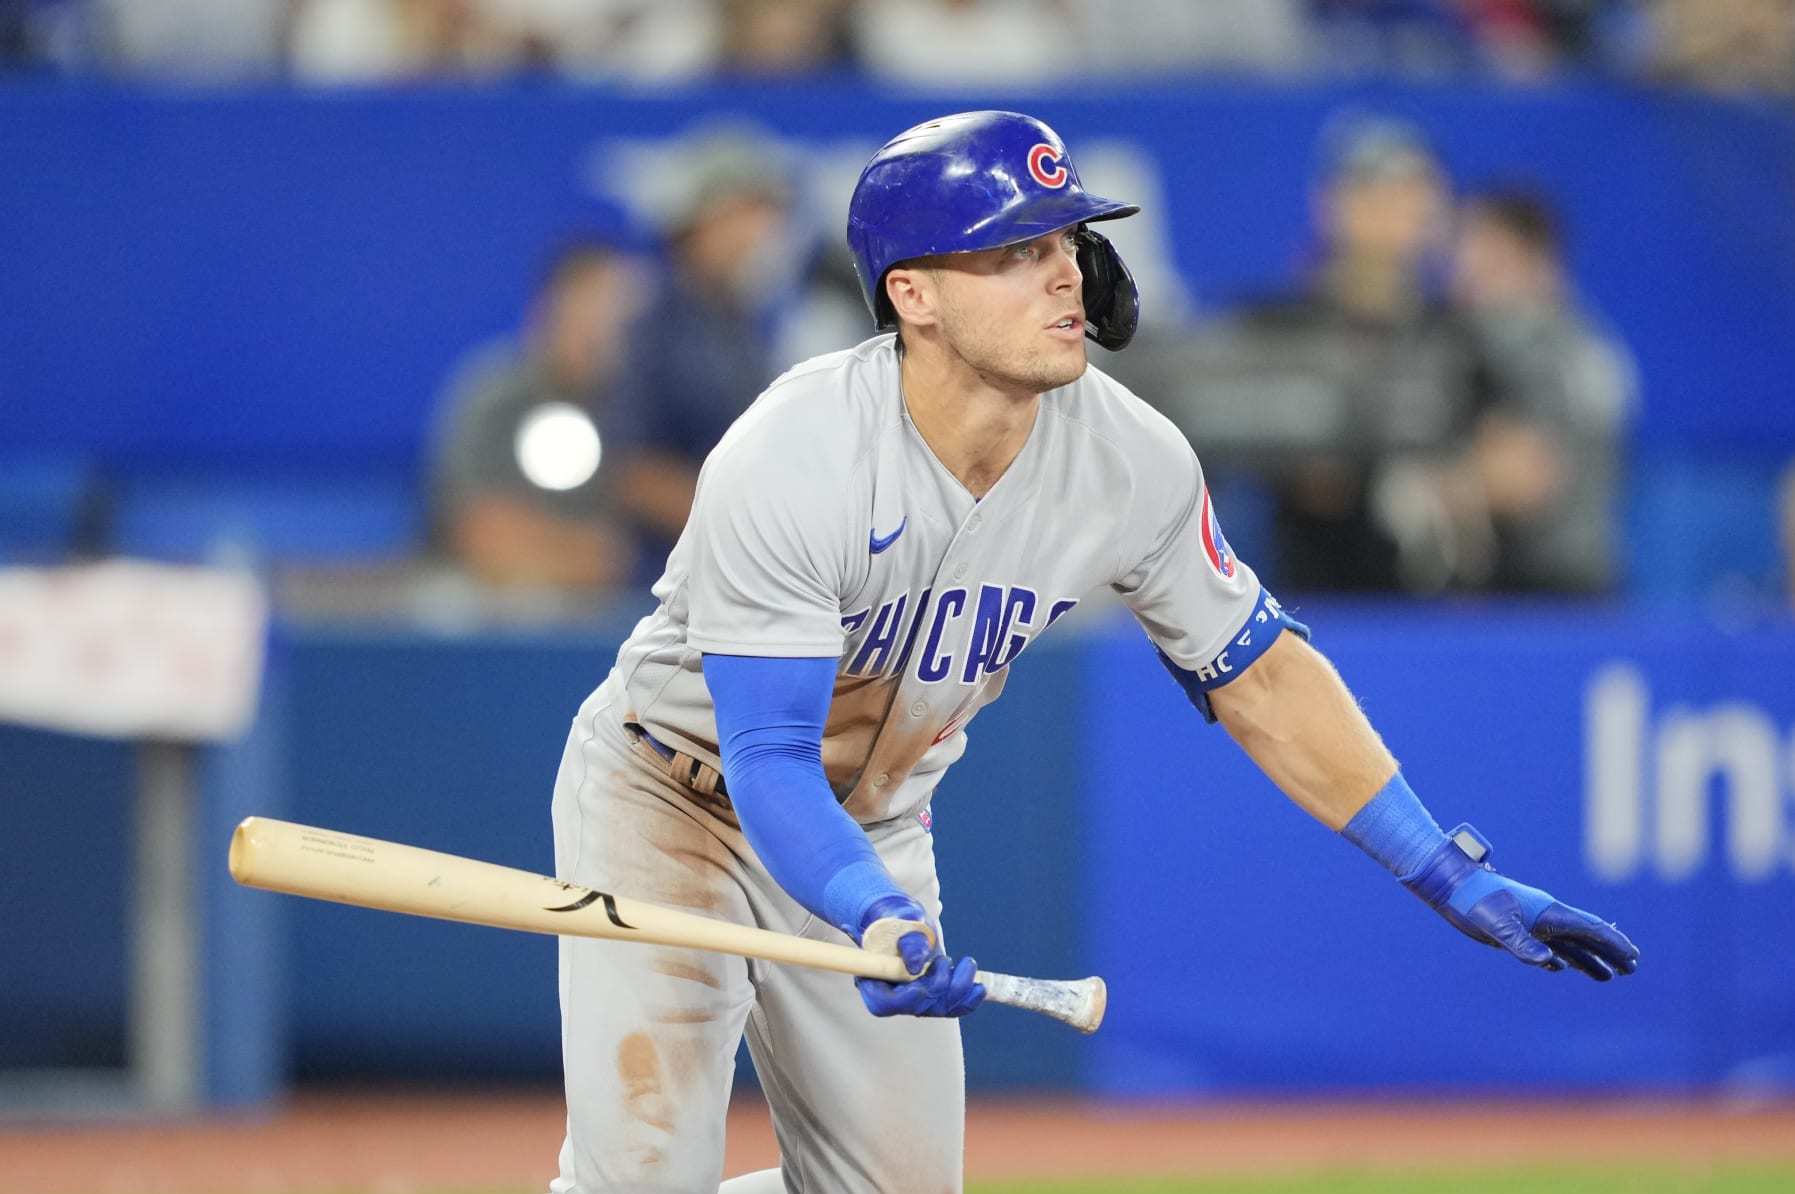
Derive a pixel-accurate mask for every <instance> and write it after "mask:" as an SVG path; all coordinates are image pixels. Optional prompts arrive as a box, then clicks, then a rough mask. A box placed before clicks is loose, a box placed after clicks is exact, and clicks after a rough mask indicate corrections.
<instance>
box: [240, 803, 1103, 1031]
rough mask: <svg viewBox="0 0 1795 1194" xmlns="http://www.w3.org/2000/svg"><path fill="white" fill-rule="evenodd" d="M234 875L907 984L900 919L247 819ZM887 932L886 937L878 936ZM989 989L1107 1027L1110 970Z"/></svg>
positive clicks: (986, 976)
mask: <svg viewBox="0 0 1795 1194" xmlns="http://www.w3.org/2000/svg"><path fill="white" fill-rule="evenodd" d="M230 862H231V877H232V878H233V879H235V880H236V881H237V882H239V883H241V884H243V885H244V886H246V887H260V888H263V889H264V890H267V891H283V892H287V893H288V894H290V895H300V896H310V897H311V898H312V899H315V900H331V901H334V902H335V903H339V904H354V905H356V906H358V907H362V908H379V909H382V910H384V911H387V912H405V913H409V914H411V915H413V916H430V917H435V918H437V919H439V920H458V921H463V922H465V923H467V924H476V925H491V926H492V927H494V928H500V929H521V930H523V931H524V932H528V933H552V934H564V935H567V936H573V937H602V938H606V939H609V940H614V941H640V942H643V943H645V944H649V945H675V946H683V947H685V948H688V949H709V950H716V951H717V952H719V953H726V954H738V955H740V956H742V957H745V958H761V959H763V960H765V961H768V962H786V963H790V964H792V965H796V966H812V967H815V968H817V969H820V970H835V971H839V972H841V973H843V974H852V975H858V976H860V977H863V978H878V979H884V980H885V981H886V982H906V981H908V980H909V979H910V978H911V975H910V973H909V972H908V971H907V970H905V969H904V963H903V961H902V960H901V959H899V958H898V957H897V956H896V953H895V949H896V937H895V934H894V933H893V932H892V931H891V930H892V927H893V926H891V925H886V924H885V923H884V922H881V924H880V925H875V926H873V928H874V929H884V930H885V931H882V932H879V933H877V934H874V933H873V932H872V931H871V930H869V932H868V938H869V942H870V943H869V947H868V948H866V949H860V948H856V947H854V946H852V945H837V944H832V943H830V942H827V941H812V940H810V939H808V938H805V937H797V936H793V935H792V934H790V933H775V932H772V931H770V930H767V929H756V928H751V927H749V926H747V925H738V924H734V923H732V922H730V921H724V920H713V919H712V918H710V917H708V916H699V915H697V914H695V913H691V912H681V911H678V910H677V909H673V908H663V907H661V906H660V905H658V904H650V903H646V902H644V901H642V900H633V899H630V898H628V897H626V896H620V895H613V894H611V893H610V892H604V891H595V890H593V889H592V888H590V887H581V886H580V885H579V884H577V883H564V882H562V881H561V880H559V879H551V878H549V877H548V876H547V875H534V874H531V873H530V872H528V871H520V870H516V869H513V868H512V867H507V866H498V865H497V864H495V863H490V862H481V861H479V860H477V859H473V858H463V857H461V856H459V855H456V854H442V853H438V852H437V851H435V850H421V849H419V848H417V847H416V846H403V845H400V844H398V843H396V842H386V841H381V840H379V839H378V838H371V837H358V836H356V835H355V834H352V833H340V832H338V831H337V830H334V829H318V828H315V827H313V826H310V825H296V824H294V823H293V822H291V821H276V820H273V819H271V818H268V817H246V818H244V820H243V822H242V823H241V824H240V825H238V826H237V829H236V831H235V832H234V833H232V834H231V856H230ZM875 937H876V940H875V939H874V938H875ZM978 981H979V982H981V983H983V984H984V985H985V998H987V999H989V1000H992V1001H994V1002H997V1003H1007V1004H1009V1005H1011V1006H1012V1007H1019V1008H1024V1009H1026V1010H1028V1011H1031V1012H1039V1013H1040V1014H1041V1015H1044V1016H1051V1017H1052V1018H1054V1019H1055V1020H1061V1021H1064V1022H1065V1023H1067V1024H1070V1025H1071V1026H1072V1027H1074V1028H1076V1029H1078V1030H1079V1031H1080V1032H1084V1033H1091V1032H1096V1031H1097V1026H1098V1025H1099V1024H1100V1023H1102V1021H1103V1012H1104V1008H1105V1005H1106V1003H1107V1001H1108V996H1107V992H1106V990H1105V988H1104V985H1103V980H1102V979H1101V978H1096V977H1092V978H1086V979H1080V980H1077V981H1056V980H1050V979H1038V978H1019V977H1017V976H1015V975H1011V974H995V973H992V972H990V971H985V970H981V971H979V972H978Z"/></svg>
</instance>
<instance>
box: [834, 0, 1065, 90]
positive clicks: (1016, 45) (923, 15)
mask: <svg viewBox="0 0 1795 1194" xmlns="http://www.w3.org/2000/svg"><path fill="white" fill-rule="evenodd" d="M1078 26H1079V22H1078V13H1077V6H1076V2H1075V0H878V2H877V3H872V4H868V3H865V2H864V0H863V2H862V3H861V4H860V6H859V8H858V10H857V12H856V13H855V26H854V38H855V49H856V52H857V54H858V56H859V59H860V62H861V64H862V65H863V66H864V67H865V68H866V69H867V70H868V71H870V72H872V73H873V74H875V75H880V76H883V77H884V78H887V79H895V80H899V81H902V82H905V83H917V84H924V85H930V84H934V85H939V84H954V83H977V84H980V85H981V86H994V85H999V84H1017V83H1031V82H1036V81H1039V80H1044V79H1055V78H1062V77H1064V76H1066V75H1069V74H1076V73H1080V72H1083V71H1085V70H1088V69H1089V68H1088V65H1087V63H1088V61H1089V58H1088V55H1089V53H1090V51H1089V49H1088V47H1087V45H1086V43H1085V39H1084V38H1083V37H1082V36H1080V33H1081V32H1082V31H1081V30H1080V29H1079V27H1078Z"/></svg>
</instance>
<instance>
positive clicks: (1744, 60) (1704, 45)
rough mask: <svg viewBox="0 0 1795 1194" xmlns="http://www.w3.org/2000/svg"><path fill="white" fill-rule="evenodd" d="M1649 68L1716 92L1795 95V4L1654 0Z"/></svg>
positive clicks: (1780, 0)
mask: <svg viewBox="0 0 1795 1194" xmlns="http://www.w3.org/2000/svg"><path fill="white" fill-rule="evenodd" d="M1651 36H1652V43H1653V46H1652V51H1651V62H1650V64H1649V69H1650V70H1651V73H1652V74H1653V75H1655V76H1656V77H1658V78H1660V79H1663V80H1665V81H1667V82H1673V83H1686V84H1689V85H1691V86H1696V87H1704V88H1709V89H1712V90H1715V91H1771V92H1784V93H1786V92H1789V91H1795V0H1653V2H1652V4H1651Z"/></svg>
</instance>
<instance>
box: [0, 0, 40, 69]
mask: <svg viewBox="0 0 1795 1194" xmlns="http://www.w3.org/2000/svg"><path fill="white" fill-rule="evenodd" d="M36 57H37V46H36V44H35V39H34V38H33V37H32V35H31V13H30V12H29V11H28V5H27V4H26V3H25V0H0V64H5V63H11V62H29V61H31V60H32V59H34V58H36Z"/></svg>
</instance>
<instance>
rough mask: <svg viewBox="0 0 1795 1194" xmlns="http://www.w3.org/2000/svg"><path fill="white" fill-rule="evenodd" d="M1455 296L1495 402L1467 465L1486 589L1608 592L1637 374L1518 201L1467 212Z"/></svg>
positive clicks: (1535, 215)
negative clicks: (1583, 305)
mask: <svg viewBox="0 0 1795 1194" xmlns="http://www.w3.org/2000/svg"><path fill="white" fill-rule="evenodd" d="M1452 288H1453V297H1454V299H1455V300H1456V301H1457V302H1458V304H1459V305H1460V307H1461V309H1462V310H1463V311H1464V312H1465V313H1466V315H1467V317H1468V318H1469V321H1470V323H1471V326H1472V328H1473V329H1474V331H1475V332H1476V334H1477V336H1478V338H1479V341H1480V343H1481V345H1482V347H1483V350H1484V354H1485V358H1486V360H1487V361H1488V363H1489V368H1490V371H1491V377H1492V381H1493V385H1494V393H1495V396H1496V405H1495V406H1493V407H1492V408H1491V409H1490V410H1489V411H1488V412H1486V413H1485V415H1484V416H1483V418H1482V419H1481V420H1480V421H1479V423H1478V426H1477V428H1476V430H1475V432H1474V433H1473V436H1472V439H1471V445H1470V450H1469V452H1468V454H1467V457H1466V460H1465V465H1466V467H1467V468H1468V469H1469V470H1470V475H1469V476H1468V477H1467V478H1466V480H1467V482H1468V484H1469V485H1470V487H1471V493H1472V496H1473V500H1476V501H1479V502H1480V503H1481V505H1482V507H1483V510H1484V512H1485V514H1486V516H1487V518H1488V519H1489V521H1490V526H1491V530H1492V532H1493V534H1494V536H1495V543H1496V556H1495V560H1494V562H1493V568H1492V574H1491V578H1490V581H1489V584H1490V585H1491V587H1494V588H1499V589H1506V590H1530V591H1551V592H1570V593H1593V592H1600V591H1603V590H1605V589H1608V588H1610V587H1611V586H1612V584H1613V581H1614V577H1615V571H1616V569H1615V560H1614V554H1615V538H1616V532H1615V527H1614V525H1613V523H1614V518H1615V513H1616V511H1615V502H1616V489H1617V487H1618V482H1619V473H1620V467H1621V466H1620V458H1619V454H1620V447H1619V439H1620V433H1621V431H1622V428H1623V427H1624V425H1625V422H1626V419H1627V417H1628V415H1629V413H1630V412H1631V410H1632V407H1633V405H1634V401H1635V394H1636V390H1637V383H1636V377H1635V370H1634V367H1633V363H1632V359H1631V357H1630V356H1629V355H1628V353H1627V351H1626V349H1625V348H1624V347H1623V346H1621V345H1620V344H1619V342H1618V341H1616V340H1615V339H1614V338H1613V337H1611V336H1609V335H1607V334H1606V333H1604V332H1603V331H1601V330H1599V329H1598V328H1597V327H1596V326H1595V324H1594V323H1593V322H1592V321H1591V320H1590V318H1589V317H1588V316H1587V315H1585V314H1584V313H1583V312H1582V311H1581V310H1580V309H1579V305H1578V303H1577V301H1576V299H1575V297H1574V296H1573V295H1572V293H1571V288H1570V285H1569V282H1568V280H1567V279H1566V276H1565V269H1564V263H1563V259H1562V253H1561V247H1560V243H1559V231H1558V222H1557V219H1556V218H1555V216H1554V214H1553V212H1552V210H1551V209H1550V207H1548V206H1547V205H1546V203H1545V202H1544V201H1543V200H1541V199H1540V198H1538V197H1537V196H1535V195H1532V194H1529V193H1527V192H1523V191H1498V192H1491V193H1488V194H1485V195H1482V196H1478V197H1476V198H1473V199H1471V200H1470V201H1469V202H1467V203H1466V204H1465V206H1464V209H1463V217H1462V219H1461V221H1460V225H1459V230H1458V237H1457V243H1456V246H1455V250H1454V258H1453V274H1452ZM1479 495H1480V496H1479ZM1473 513H1474V511H1473Z"/></svg>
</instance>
